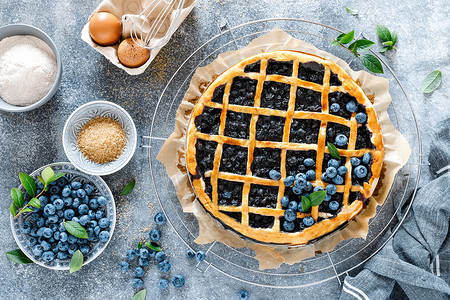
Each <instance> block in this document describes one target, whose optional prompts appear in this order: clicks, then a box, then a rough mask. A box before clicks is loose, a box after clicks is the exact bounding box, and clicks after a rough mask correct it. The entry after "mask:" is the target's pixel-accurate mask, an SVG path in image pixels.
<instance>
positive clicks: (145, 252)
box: [139, 248, 148, 258]
mask: <svg viewBox="0 0 450 300" xmlns="http://www.w3.org/2000/svg"><path fill="white" fill-rule="evenodd" d="M139 256H140V257H141V258H147V257H148V250H147V249H145V248H141V249H140V250H139Z"/></svg>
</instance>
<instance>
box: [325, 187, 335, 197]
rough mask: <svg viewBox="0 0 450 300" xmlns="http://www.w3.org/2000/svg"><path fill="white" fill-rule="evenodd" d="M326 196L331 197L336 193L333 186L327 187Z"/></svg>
mask: <svg viewBox="0 0 450 300" xmlns="http://www.w3.org/2000/svg"><path fill="white" fill-rule="evenodd" d="M326 190H327V194H328V195H330V196H333V195H334V194H336V192H337V187H336V186H335V185H334V184H329V185H327V188H326Z"/></svg>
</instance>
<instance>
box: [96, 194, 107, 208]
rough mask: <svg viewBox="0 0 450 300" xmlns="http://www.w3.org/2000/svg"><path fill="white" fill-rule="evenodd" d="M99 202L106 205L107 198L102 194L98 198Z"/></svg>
mask: <svg viewBox="0 0 450 300" xmlns="http://www.w3.org/2000/svg"><path fill="white" fill-rule="evenodd" d="M97 203H98V205H100V206H105V205H106V198H105V197H103V196H100V197H98V198H97Z"/></svg>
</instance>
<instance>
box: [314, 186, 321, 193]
mask: <svg viewBox="0 0 450 300" xmlns="http://www.w3.org/2000/svg"><path fill="white" fill-rule="evenodd" d="M317 191H323V187H322V186H320V185H318V186H316V187H315V188H314V192H317Z"/></svg>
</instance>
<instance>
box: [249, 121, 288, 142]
mask: <svg viewBox="0 0 450 300" xmlns="http://www.w3.org/2000/svg"><path fill="white" fill-rule="evenodd" d="M284 123H285V119H284V118H282V117H274V116H264V115H260V116H259V117H258V121H257V122H256V139H257V140H258V141H273V142H281V141H282V140H283V130H284Z"/></svg>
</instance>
